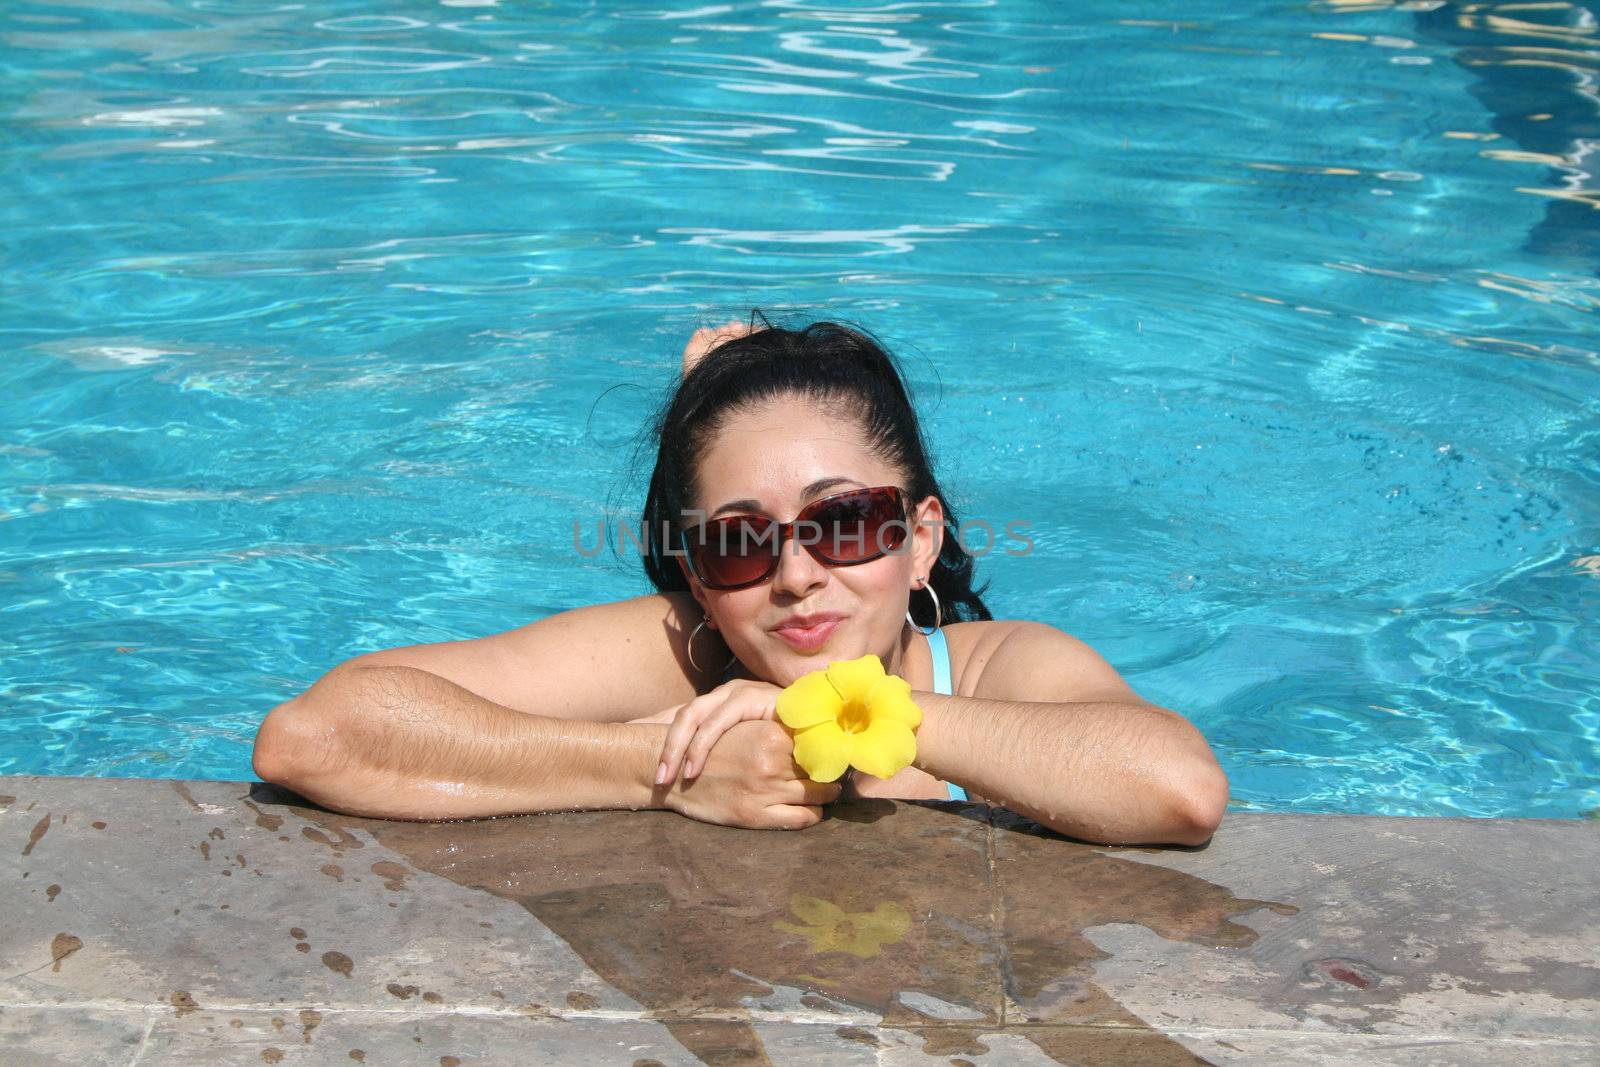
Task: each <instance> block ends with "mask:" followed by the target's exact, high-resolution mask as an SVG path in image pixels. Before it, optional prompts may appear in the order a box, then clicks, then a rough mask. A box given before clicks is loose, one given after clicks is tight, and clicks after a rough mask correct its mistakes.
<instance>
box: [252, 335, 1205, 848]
mask: <svg viewBox="0 0 1600 1067" xmlns="http://www.w3.org/2000/svg"><path fill="white" fill-rule="evenodd" d="M757 319H759V314H757V315H756V316H752V325H753V328H751V327H740V326H738V325H737V324H729V325H728V326H725V327H723V328H722V329H720V330H715V331H713V330H701V331H698V332H697V333H696V334H695V335H694V337H693V338H692V339H691V340H690V342H689V345H688V347H687V348H686V350H685V352H684V374H683V378H682V380H681V381H680V382H679V384H678V387H677V389H676V390H675V391H674V393H673V394H672V396H671V397H670V398H669V399H668V401H667V403H666V404H665V406H664V407H663V409H662V412H661V414H660V416H659V418H658V420H657V423H656V427H655V429H656V438H657V442H658V446H659V447H658V450H657V459H656V466H655V471H654V473H653V474H652V476H651V479H650V486H649V490H648V495H647V498H646V501H645V511H644V522H643V524H642V529H641V531H640V532H641V535H642V542H641V543H642V545H643V547H644V549H645V569H646V572H647V573H648V575H649V577H650V579H651V581H652V583H653V584H654V585H655V587H656V589H657V590H658V592H656V593H654V594H651V595H648V596H642V597H636V598H633V599H630V600H624V601H619V602H615V603H610V604H601V605H596V606H592V607H584V608H578V609H574V610H571V611H565V612H561V613H559V614H557V615H553V616H550V617H549V618H546V619H541V620H539V621H538V622H535V623H532V624H530V625H527V626H523V627H521V628H519V629H516V630H511V631H508V632H506V633H501V634H495V635H492V636H490V637H484V638H479V639H476V640H470V641H453V642H445V643H441V644H433V645H418V646H413V647H409V648H398V649H391V650H388V651H384V652H376V653H371V654H368V655H364V656H359V657H357V658H355V659H353V660H350V661H348V662H346V663H344V664H341V665H339V666H338V667H336V668H334V669H333V670H332V671H330V672H329V673H328V674H327V675H326V676H324V677H323V678H322V679H321V680H319V681H318V682H317V683H316V684H315V685H314V686H312V687H311V688H310V689H309V690H307V691H306V692H305V693H304V694H302V695H301V696H299V697H297V698H295V699H294V700H291V701H289V702H287V703H285V704H283V705H280V706H279V707H277V708H274V709H273V711H272V712H271V713H270V714H269V715H268V716H267V719H266V721H265V722H264V723H263V724H262V727H261V732H260V734H259V736H258V737H257V741H256V751H255V769H256V772H257V774H259V775H260V776H261V777H262V778H263V779H265V780H267V781H272V782H277V783H279V784H282V785H284V786H287V787H289V788H291V789H294V790H295V791H297V792H299V793H301V794H302V795H304V796H306V797H308V798H309V799H311V800H314V801H316V802H318V803H320V804H322V805H324V806H326V807H329V808H332V809H335V810H339V811H345V812H348V813H351V814H358V815H369V816H376V817H385V818H402V819H442V818H470V817H477V816H486V815H498V814H507V813H515V812H529V811H550V810H576V809H587V808H623V807H626V808H635V809H636V808H644V807H655V808H670V809H672V810H675V811H679V812H681V813H683V814H685V815H689V816H691V817H693V818H696V819H700V820H703V821H707V822H715V823H723V824H727V825H734V826H747V827H761V828H784V829H799V828H802V827H806V826H810V825H812V824H814V823H816V822H817V821H818V820H819V819H820V818H821V814H822V813H821V806H822V805H824V804H826V803H828V802H830V801H832V800H834V799H836V798H837V797H839V796H840V795H854V796H872V797H897V798H906V799H947V798H949V797H951V796H956V797H958V798H959V797H960V796H962V795H963V794H962V788H963V787H964V788H965V789H970V790H972V793H971V796H972V798H974V799H980V800H981V799H985V798H988V799H991V800H992V801H993V802H995V803H998V804H1002V805H1004V806H1005V807H1008V808H1011V809H1012V810H1014V811H1017V812H1019V813H1021V814H1023V815H1026V816H1028V817H1029V818H1032V819H1034V820H1036V821H1038V822H1041V823H1043V824H1045V825H1046V826H1049V827H1050V828H1052V829H1054V830H1057V831H1059V832H1061V833H1064V834H1069V835H1071V836H1074V837H1078V838H1081V839H1084V840H1088V841H1096V842H1105V843H1116V844H1145V843H1162V844H1187V845H1194V844H1200V843H1203V842H1204V841H1205V840H1207V839H1208V838H1209V837H1210V836H1211V834H1212V832H1213V831H1214V830H1215V829H1216V827H1217V825H1218V823H1219V822H1220V821H1221V818H1222V813H1223V810H1224V808H1225V807H1226V805H1227V796H1228V785H1227V778H1226V776H1225V775H1224V774H1223V772H1222V769H1221V768H1220V767H1219V766H1218V764H1217V761H1216V759H1215V758H1214V756H1213V755H1212V753H1211V749H1210V747H1209V746H1208V745H1207V744H1206V742H1205V739H1204V738H1203V737H1201V735H1200V734H1199V732H1198V731H1197V730H1195V728H1194V727H1193V726H1192V725H1191V724H1190V723H1189V722H1188V721H1187V720H1185V719H1184V718H1183V717H1182V716H1180V715H1177V714H1175V713H1173V712H1171V711H1168V710H1166V709H1164V708H1159V707H1156V706H1155V705H1153V704H1150V703H1148V702H1146V701H1144V700H1142V699H1141V698H1140V697H1139V696H1138V695H1137V694H1135V693H1134V692H1133V690H1132V689H1130V688H1129V687H1128V685H1127V683H1126V682H1124V681H1123V680H1122V678H1121V677H1120V676H1119V675H1118V674H1117V673H1116V671H1115V670H1113V669H1112V668H1111V667H1110V666H1109V665H1108V664H1107V663H1106V662H1105V661H1104V660H1103V659H1102V658H1101V657H1100V656H1098V655H1097V654H1096V653H1095V652H1094V651H1093V650H1092V649H1090V648H1089V647H1088V646H1086V645H1084V644H1083V643H1082V642H1080V641H1077V640H1075V639H1074V638H1072V637H1069V636H1068V635H1066V634H1064V633H1062V632H1061V631H1059V630H1057V629H1055V628H1054V627H1051V626H1047V625H1044V624H1041V623H1034V622H1025V621H996V620H994V619H993V618H992V617H991V616H990V613H989V611H988V609H987V608H986V607H985V606H984V604H983V601H982V599H981V598H980V596H979V594H978V592H977V591H975V590H974V589H973V588H972V586H971V576H972V569H973V560H972V558H971V557H970V556H969V555H968V554H967V552H966V551H965V550H964V548H963V547H962V546H961V544H960V543H959V541H958V539H957V538H955V537H953V536H947V533H946V524H947V523H949V524H954V522H955V519H954V516H953V514H952V513H951V510H950V508H949V505H948V504H947V502H946V501H945V499H944V496H943V494H942V493H941V492H940V490H939V487H938V484H937V482H936V481H935V480H934V477H933V473H932V471H931V469H930V468H929V463H928V459H927V455H926V449H925V448H924V446H923V442H922V439H921V431H920V429H919V428H918V424H917V420H916V416H915V413H914V411H913V409H912V407H911V404H910V402H909V400H908V398H907V395H906V391H905V388H904V385H903V384H902V382H901V379H900V375H899V372H898V370H897V369H896V367H895V366H894V363H893V361H892V360H891V358H890V357H889V355H888V354H887V353H886V352H885V351H884V350H883V349H882V348H881V347H880V346H879V345H878V344H877V343H876V342H875V341H874V340H873V339H872V338H871V337H870V336H868V335H867V334H865V333H863V332H861V331H858V330H854V329H850V328H847V327H844V326H840V325H837V324H833V323H825V322H819V323H814V324H812V325H811V326H809V327H806V328H804V329H799V330H788V329H780V328H775V327H772V326H771V325H770V324H768V323H767V322H766V321H765V320H764V319H761V320H760V324H759V326H755V325H754V324H755V323H756V320H757ZM863 534H865V536H863ZM868 653H873V654H876V655H877V656H878V657H879V659H880V660H881V661H882V663H883V665H884V669H885V670H887V671H888V672H889V673H891V674H897V675H900V676H901V677H903V678H905V679H906V680H907V681H908V682H909V683H910V685H911V688H912V691H913V698H914V699H915V700H916V702H917V704H918V705H919V706H920V707H921V709H922V712H923V722H922V725H921V727H920V729H919V730H918V733H917V738H916V742H917V743H916V749H917V752H916V760H915V762H914V764H913V765H912V766H910V767H907V768H906V769H905V770H903V771H901V772H900V773H898V774H896V775H894V777H892V778H889V779H887V780H879V779H875V778H871V777H869V776H865V775H859V774H857V775H853V776H852V777H848V778H845V779H842V780H841V781H839V782H830V783H819V782H814V781H811V780H810V779H809V778H807V777H806V775H805V772H804V771H803V770H802V769H801V768H800V766H799V765H798V764H797V763H796V762H795V761H794V759H793V740H792V737H791V734H790V732H789V731H788V730H787V729H786V728H785V727H783V726H782V725H781V724H780V723H778V722H777V721H776V719H775V716H774V707H775V702H776V698H777V695H778V693H779V692H780V691H781V690H782V689H783V687H785V686H787V685H789V684H790V683H792V682H794V681H795V680H796V679H798V678H799V677H801V676H802V675H804V674H806V673H808V672H810V671H813V670H817V669H820V668H822V667H825V666H826V665H827V664H829V663H831V662H833V661H836V660H842V659H854V658H856V657H859V656H863V655H866V654H868ZM946 679H947V680H946ZM941 681H944V684H939V682H941ZM952 785H953V786H954V787H955V788H952Z"/></svg>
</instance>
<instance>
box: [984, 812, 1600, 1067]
mask: <svg viewBox="0 0 1600 1067" xmlns="http://www.w3.org/2000/svg"><path fill="white" fill-rule="evenodd" d="M1224 831H1225V833H1224V834H1220V835H1219V837H1218V838H1217V839H1215V840H1214V841H1213V843H1212V844H1211V845H1210V846H1209V847H1205V848H1199V849H1187V848H1172V849H1155V848H1114V847H1108V846H1100V845H1085V844H1082V843H1080V842H1075V841H1070V840H1067V839H1064V838H1060V837H1059V836H1057V835H1053V834H1050V833H1048V832H1047V831H1043V830H1041V829H1040V828H1038V827H1036V826H1034V825H1033V824H1031V823H1028V822H1027V821H1026V820H1023V819H1020V818H1018V817H1016V816H1013V815H1010V814H1006V815H1004V816H1001V817H999V818H997V820H996V831H995V833H996V837H995V854H996V884H997V887H998V892H999V897H1000V900H1001V905H1002V910H1003V914H1004V921H1003V928H1004V937H1005V940H1006V951H1007V957H1006V961H1005V963H1004V964H1003V967H1004V969H1005V971H1006V976H1007V977H1006V983H1007V985H1006V989H1007V996H1008V1007H1007V1021H1008V1023H1009V1022H1013V1021H1024V1022H1028V1021H1031V1022H1057V1023H1060V1022H1066V1023H1077V1024H1082V1023H1092V1024H1095V1025H1102V1026H1103V1025H1117V1026H1126V1025H1136V1026H1148V1027H1155V1028H1158V1029H1160V1030H1162V1031H1165V1032H1175V1031H1179V1030H1191V1029H1202V1028H1209V1027H1257V1028H1261V1029H1271V1030H1309V1031H1327V1030H1342V1031H1345V1032H1349V1033H1363V1034H1394V1035H1402V1034H1424V1035H1429V1036H1432V1037H1440V1038H1443V1037H1451V1036H1454V1037H1458V1038H1459V1037H1467V1036H1469V1035H1473V1036H1480V1037H1499V1038H1559V1039H1585V1038H1587V1039H1593V1037H1594V1036H1595V1035H1597V1034H1600V967H1597V964H1596V960H1597V959H1600V922H1597V919H1596V917H1595V913H1594V910H1593V907H1592V901H1593V899H1594V895H1593V890H1592V883H1591V884H1590V886H1589V887H1587V888H1586V887H1585V886H1584V885H1583V883H1581V882H1580V881H1576V880H1573V879H1570V878H1563V877H1561V876H1560V875H1559V874H1557V873H1556V871H1555V869H1554V867H1553V865H1552V863H1551V857H1553V856H1556V855H1558V854H1559V855H1561V856H1562V861H1561V864H1560V866H1567V865H1570V869H1574V870H1575V869H1600V834H1597V833H1594V832H1592V831H1589V830H1588V829H1587V828H1584V827H1578V826H1575V824H1573V823H1562V822H1559V821H1556V820H1475V819H1385V818H1381V817H1365V816H1289V815H1267V816H1261V815H1254V816H1252V815H1239V816H1230V817H1229V820H1228V822H1226V823H1225V824H1224ZM1045 871H1054V872H1056V875H1055V876H1056V878H1057V879H1058V881H1057V888H1055V889H1054V890H1053V891H1051V890H1048V886H1047V884H1046V882H1047V881H1048V879H1044V880H1041V878H1042V874H1041V872H1045ZM1041 901H1053V906H1050V907H1044V906H1041V905H1040V902H1041ZM1064 964H1065V966H1064ZM1130 1020H1134V1021H1133V1022H1130Z"/></svg>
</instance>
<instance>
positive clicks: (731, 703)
mask: <svg viewBox="0 0 1600 1067" xmlns="http://www.w3.org/2000/svg"><path fill="white" fill-rule="evenodd" d="M762 718H778V705H776V702H774V701H773V697H771V696H768V694H766V693H763V694H760V696H755V694H750V693H749V691H744V693H739V694H738V696H733V697H730V699H728V702H726V704H723V705H722V707H718V709H715V710H714V712H710V713H709V715H706V718H702V720H701V723H699V728H698V729H696V731H694V739H693V741H690V745H688V753H686V757H685V760H683V777H694V776H696V774H699V773H701V768H704V766H706V757H709V755H710V750H712V745H715V744H717V739H718V737H722V736H723V734H725V733H728V731H730V729H733V728H734V726H736V725H738V723H744V721H752V720H762Z"/></svg>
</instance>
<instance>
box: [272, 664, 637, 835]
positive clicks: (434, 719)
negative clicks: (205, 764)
mask: <svg viewBox="0 0 1600 1067" xmlns="http://www.w3.org/2000/svg"><path fill="white" fill-rule="evenodd" d="M666 732H667V727H666V726H665V725H660V724H638V725H635V724H623V723H596V722H580V721H573V720H567V719H556V718H549V717H545V716H540V715H529V714H526V713H524V712H520V711H516V710H514V709H512V708H507V707H504V706H502V705H499V704H496V703H494V702H492V701H489V700H485V699H484V698H482V697H480V696H478V695H477V694H475V693H472V692H470V691H468V690H466V689H463V688H461V687H460V686H458V685H456V684H455V683H453V682H450V681H447V680H446V679H444V678H441V677H439V676H438V675H435V674H431V673H429V672H427V671H423V670H418V669H416V668H412V667H399V666H384V667H355V668H341V669H336V670H334V671H332V672H330V673H329V674H328V675H327V676H326V677H325V678H323V679H322V680H321V681H319V682H318V683H317V684H316V685H314V686H312V687H311V689H309V690H307V691H306V693H304V694H303V695H302V696H300V697H298V698H297V699H296V700H294V701H290V702H289V703H287V704H284V705H281V706H280V707H278V708H275V709H273V711H272V713H271V714H270V715H268V717H267V721H266V722H264V723H263V724H262V727H261V732H260V734H259V735H258V736H257V739H256V757H255V769H256V773H257V774H258V775H260V776H261V777H262V778H263V779H264V780H267V781H272V782H276V783H277V784H280V785H283V786H285V787H287V788H289V789H292V790H294V791H295V792H297V793H299V794H301V795H302V796H304V797H306V798H307V799H309V800H312V801H315V802H316V803H318V804H321V805H322V806H324V807H327V808H331V809H333V810H335V811H341V812H345V813H346V814H350V815H362V816H369V817H373V818H388V819H469V818H479V817H483V816H489V815H505V814H513V813H518V812H531V811H575V810H585V809H597V808H652V807H663V806H665V805H664V803H663V801H662V797H663V796H664V795H665V793H666V787H657V786H655V785H654V784H653V776H654V771H655V765H656V759H657V757H658V756H659V754H660V751H661V746H662V743H663V741H664V739H665V737H666Z"/></svg>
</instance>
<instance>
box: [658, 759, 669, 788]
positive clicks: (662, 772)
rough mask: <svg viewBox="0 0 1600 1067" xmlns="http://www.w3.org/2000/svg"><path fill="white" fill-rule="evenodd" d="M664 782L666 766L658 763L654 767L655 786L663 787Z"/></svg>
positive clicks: (665, 779)
mask: <svg viewBox="0 0 1600 1067" xmlns="http://www.w3.org/2000/svg"><path fill="white" fill-rule="evenodd" d="M666 781H667V765H666V764H665V763H658V764H657V765H656V785H665V784H666Z"/></svg>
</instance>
